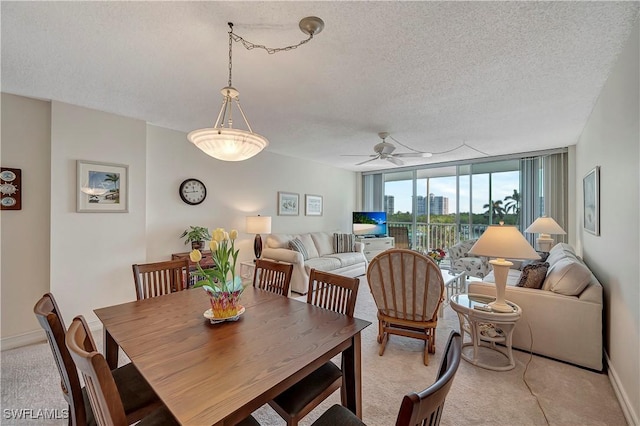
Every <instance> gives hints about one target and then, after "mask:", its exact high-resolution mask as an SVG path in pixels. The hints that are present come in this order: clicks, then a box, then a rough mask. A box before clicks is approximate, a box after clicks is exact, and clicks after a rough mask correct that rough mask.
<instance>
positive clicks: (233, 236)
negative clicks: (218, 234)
mask: <svg viewBox="0 0 640 426" xmlns="http://www.w3.org/2000/svg"><path fill="white" fill-rule="evenodd" d="M229 237H230V238H231V240H235V239H236V238H238V231H237V230H235V229H232V230H231V232H230V233H229Z"/></svg>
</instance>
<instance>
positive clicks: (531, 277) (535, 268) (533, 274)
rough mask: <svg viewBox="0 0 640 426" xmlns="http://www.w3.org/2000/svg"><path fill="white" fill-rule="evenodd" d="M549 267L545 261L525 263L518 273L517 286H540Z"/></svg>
mask: <svg viewBox="0 0 640 426" xmlns="http://www.w3.org/2000/svg"><path fill="white" fill-rule="evenodd" d="M548 268H549V264H548V263H547V262H544V263H534V264H531V265H527V266H525V267H524V269H523V270H522V274H521V275H520V280H519V281H518V284H516V286H517V287H526V288H536V289H538V288H541V287H542V283H543V282H544V280H545V278H546V277H547V269H548Z"/></svg>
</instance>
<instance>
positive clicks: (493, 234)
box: [469, 224, 540, 312]
mask: <svg viewBox="0 0 640 426" xmlns="http://www.w3.org/2000/svg"><path fill="white" fill-rule="evenodd" d="M469 254H473V255H475V256H486V257H496V258H497V259H493V260H490V261H489V263H490V264H491V266H493V274H494V275H495V278H496V300H495V302H491V303H489V306H491V309H493V310H494V311H496V312H513V308H512V307H511V306H509V305H507V303H506V302H505V300H504V292H505V289H506V287H507V275H508V274H509V267H510V266H512V265H513V263H512V262H509V261H508V260H505V258H506V257H508V258H511V259H540V256H538V253H536V251H535V250H534V249H533V247H531V245H530V244H529V242H528V241H527V240H526V239H525V238H524V236H523V235H522V234H521V233H520V231H519V230H518V228H516V227H515V226H504V225H503V224H500V225H492V226H489V227H488V228H487V229H486V230H485V231H484V233H483V234H482V235H481V236H480V238H479V239H478V241H476V243H475V244H474V245H473V247H471V250H469Z"/></svg>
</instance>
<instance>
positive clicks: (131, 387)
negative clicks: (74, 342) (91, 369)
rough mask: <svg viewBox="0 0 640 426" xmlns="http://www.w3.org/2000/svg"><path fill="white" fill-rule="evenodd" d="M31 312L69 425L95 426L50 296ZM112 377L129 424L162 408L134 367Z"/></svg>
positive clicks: (84, 391)
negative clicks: (57, 376) (57, 379)
mask: <svg viewBox="0 0 640 426" xmlns="http://www.w3.org/2000/svg"><path fill="white" fill-rule="evenodd" d="M33 312H34V313H35V314H36V318H37V319H38V322H39V323H40V326H41V327H42V328H43V329H44V331H45V335H46V336H47V340H48V341H49V346H51V352H52V353H53V358H54V360H55V363H56V366H57V367H58V372H59V373H60V378H61V383H60V384H61V387H62V393H63V395H64V398H65V400H66V401H67V403H68V404H69V424H70V425H73V426H85V425H91V424H95V416H94V413H93V410H92V409H91V405H90V403H89V399H88V395H87V389H86V387H82V386H81V384H80V378H79V375H78V370H77V368H76V364H75V363H74V361H73V358H72V357H71V354H70V353H69V349H68V348H67V345H66V342H65V338H66V333H67V328H66V327H65V325H64V321H63V319H62V315H60V309H59V308H58V304H57V303H56V300H55V298H54V297H53V294H51V293H46V294H45V295H44V296H42V297H41V298H40V300H38V302H37V303H36V304H35V306H34V308H33ZM94 346H95V345H94ZM112 374H113V377H114V379H115V381H116V383H117V388H118V389H119V390H120V394H121V397H122V398H123V400H124V401H125V404H124V409H125V412H126V414H127V419H128V420H129V423H135V422H136V421H138V420H140V419H141V418H143V417H144V416H146V415H147V414H148V413H149V412H151V411H153V410H155V409H156V408H158V407H160V406H162V403H161V402H160V399H159V398H158V395H156V393H155V392H154V391H153V389H151V386H149V384H148V383H147V381H146V380H145V379H144V378H143V377H142V375H141V374H140V372H139V371H138V370H137V369H136V368H135V367H134V366H133V364H131V363H128V364H125V365H123V366H121V367H118V368H116V369H115V370H113V371H112Z"/></svg>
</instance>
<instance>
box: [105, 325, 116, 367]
mask: <svg viewBox="0 0 640 426" xmlns="http://www.w3.org/2000/svg"><path fill="white" fill-rule="evenodd" d="M103 330H104V339H103V342H104V357H105V359H106V361H107V364H109V368H111V369H112V370H115V369H116V368H118V349H120V348H119V347H118V344H117V343H116V341H115V340H113V337H111V334H109V331H108V330H107V329H106V328H104V327H103Z"/></svg>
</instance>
